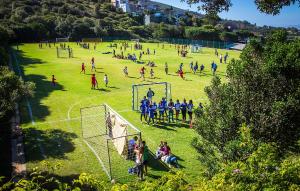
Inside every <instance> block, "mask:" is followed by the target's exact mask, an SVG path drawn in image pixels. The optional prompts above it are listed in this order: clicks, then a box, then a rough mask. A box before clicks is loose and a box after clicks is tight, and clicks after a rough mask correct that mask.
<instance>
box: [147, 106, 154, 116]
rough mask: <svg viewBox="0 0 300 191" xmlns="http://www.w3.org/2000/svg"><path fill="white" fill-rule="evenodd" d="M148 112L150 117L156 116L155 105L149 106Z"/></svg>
mask: <svg viewBox="0 0 300 191" xmlns="http://www.w3.org/2000/svg"><path fill="white" fill-rule="evenodd" d="M148 114H149V117H150V118H153V117H154V109H153V107H151V108H149V112H148Z"/></svg>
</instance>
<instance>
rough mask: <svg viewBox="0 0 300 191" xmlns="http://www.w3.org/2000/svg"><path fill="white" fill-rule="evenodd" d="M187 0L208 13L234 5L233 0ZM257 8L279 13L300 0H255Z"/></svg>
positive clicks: (224, 9) (227, 8) (225, 9)
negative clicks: (199, 4)
mask: <svg viewBox="0 0 300 191" xmlns="http://www.w3.org/2000/svg"><path fill="white" fill-rule="evenodd" d="M182 1H186V2H187V3H188V4H198V3H201V4H202V5H201V6H199V7H198V8H199V9H202V10H204V11H205V12H206V13H208V14H211V13H213V14H215V13H220V12H222V11H228V10H229V8H230V7H231V6H232V3H231V0H182ZM254 2H255V4H256V5H257V8H258V9H259V10H260V11H261V12H264V13H267V14H272V15H277V14H279V13H280V10H281V9H282V8H283V7H284V6H289V5H291V4H295V3H298V4H299V5H300V0H273V1H270V0H254Z"/></svg>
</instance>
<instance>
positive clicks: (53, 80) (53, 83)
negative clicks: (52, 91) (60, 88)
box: [52, 75, 56, 86]
mask: <svg viewBox="0 0 300 191" xmlns="http://www.w3.org/2000/svg"><path fill="white" fill-rule="evenodd" d="M55 80H56V79H55V77H54V75H52V85H53V86H55V84H56V83H55Z"/></svg>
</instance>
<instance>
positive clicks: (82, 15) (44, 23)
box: [0, 0, 142, 41]
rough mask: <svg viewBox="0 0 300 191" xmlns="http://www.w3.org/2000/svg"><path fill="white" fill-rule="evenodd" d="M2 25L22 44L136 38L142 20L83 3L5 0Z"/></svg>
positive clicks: (78, 0) (80, 0)
mask: <svg viewBox="0 0 300 191" xmlns="http://www.w3.org/2000/svg"><path fill="white" fill-rule="evenodd" d="M0 25H1V26H3V27H5V28H7V29H9V30H10V31H11V33H13V32H14V33H15V39H17V40H20V41H28V40H29V39H31V40H42V39H45V38H55V37H66V36H69V37H71V38H73V39H78V38H80V37H81V36H85V37H97V36H107V35H108V34H109V35H111V36H129V37H130V36H136V34H137V33H136V31H133V28H134V27H135V26H140V25H142V19H140V18H139V17H130V16H129V15H128V14H125V13H122V12H121V11H119V10H116V9H115V8H114V7H112V6H111V4H110V3H95V2H93V1H84V0H74V1H67V0H55V1H54V0H41V1H37V0H34V1H32V0H18V1H17V0H12V1H10V0H2V1H1V3H0Z"/></svg>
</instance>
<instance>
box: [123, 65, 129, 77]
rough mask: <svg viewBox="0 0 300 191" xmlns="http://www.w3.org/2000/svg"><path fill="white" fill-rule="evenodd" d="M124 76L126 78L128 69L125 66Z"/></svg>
mask: <svg viewBox="0 0 300 191" xmlns="http://www.w3.org/2000/svg"><path fill="white" fill-rule="evenodd" d="M123 72H124V75H125V77H128V69H127V66H125V68H124V69H123Z"/></svg>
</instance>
